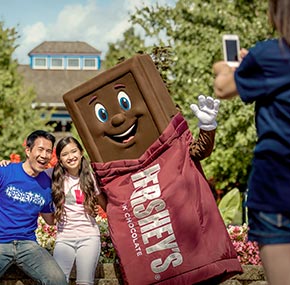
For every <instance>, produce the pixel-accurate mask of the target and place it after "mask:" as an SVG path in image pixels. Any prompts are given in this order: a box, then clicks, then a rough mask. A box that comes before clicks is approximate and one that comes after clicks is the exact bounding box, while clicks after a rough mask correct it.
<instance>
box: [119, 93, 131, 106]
mask: <svg viewBox="0 0 290 285" xmlns="http://www.w3.org/2000/svg"><path fill="white" fill-rule="evenodd" d="M118 101H119V104H120V106H121V108H122V109H124V110H125V111H128V110H130V109H131V101H130V98H129V96H128V95H127V94H126V93H125V92H124V91H121V92H119V93H118Z"/></svg>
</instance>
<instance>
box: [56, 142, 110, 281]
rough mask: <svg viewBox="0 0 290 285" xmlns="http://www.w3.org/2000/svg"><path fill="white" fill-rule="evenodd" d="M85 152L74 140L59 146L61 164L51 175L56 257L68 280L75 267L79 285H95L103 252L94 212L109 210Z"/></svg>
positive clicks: (58, 156)
mask: <svg viewBox="0 0 290 285" xmlns="http://www.w3.org/2000/svg"><path fill="white" fill-rule="evenodd" d="M83 152H84V151H83V148H82V146H81V145H80V143H79V142H78V141H77V140H76V139H75V138H74V137H71V136H68V137H65V138H62V139H61V140H60V141H59V142H58V144H57V146H56V156H57V159H58V162H57V164H56V165H55V167H54V170H53V173H52V197H53V201H54V204H55V219H56V222H57V237H56V243H55V249H54V253H53V255H54V258H55V259H56V261H57V263H58V264H59V266H60V267H61V268H62V270H63V272H64V273H65V275H66V278H67V280H69V276H70V273H71V269H72V267H73V264H74V262H75V263H76V276H77V281H76V283H77V284H78V285H81V284H82V285H86V284H94V276H95V270H96V267H97V264H98V260H99V256H100V249H101V243H100V231H99V228H98V225H97V223H96V221H95V216H96V214H95V212H96V207H97V204H99V205H101V207H102V208H103V209H104V210H105V207H106V200H105V198H104V196H103V195H102V194H101V193H100V191H99V190H98V188H97V185H96V181H95V179H94V176H93V174H92V172H91V169H90V165H89V163H88V161H87V160H86V159H85V158H84V156H83Z"/></svg>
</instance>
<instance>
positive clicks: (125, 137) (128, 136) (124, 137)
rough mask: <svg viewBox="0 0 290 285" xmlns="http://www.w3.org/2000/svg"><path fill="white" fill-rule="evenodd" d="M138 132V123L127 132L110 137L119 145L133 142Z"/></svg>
mask: <svg viewBox="0 0 290 285" xmlns="http://www.w3.org/2000/svg"><path fill="white" fill-rule="evenodd" d="M136 130H137V123H135V124H134V125H132V126H131V127H130V128H129V129H128V130H126V131H125V132H123V133H121V134H117V135H113V136H110V138H111V139H112V140H114V141H115V142H118V143H128V142H129V141H131V140H132V139H133V138H134V136H135V134H136Z"/></svg>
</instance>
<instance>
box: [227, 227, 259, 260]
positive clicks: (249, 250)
mask: <svg viewBox="0 0 290 285" xmlns="http://www.w3.org/2000/svg"><path fill="white" fill-rule="evenodd" d="M227 229H228V233H229V236H230V239H231V241H232V243H233V245H234V248H235V250H236V252H237V255H238V260H239V262H240V263H241V264H243V265H261V258H260V254H259V247H258V244H257V243H256V242H252V241H249V240H248V230H249V228H248V225H247V224H243V225H241V226H233V225H229V226H228V228H227Z"/></svg>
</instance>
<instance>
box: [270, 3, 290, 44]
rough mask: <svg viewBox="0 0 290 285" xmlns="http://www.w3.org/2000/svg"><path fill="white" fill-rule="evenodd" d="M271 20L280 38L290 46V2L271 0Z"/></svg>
mask: <svg viewBox="0 0 290 285" xmlns="http://www.w3.org/2000/svg"><path fill="white" fill-rule="evenodd" d="M269 19H270V22H271V24H272V25H273V27H274V28H275V29H276V30H277V32H278V33H279V34H280V36H281V37H282V38H283V39H284V40H285V41H286V42H287V44H288V45H290V1H289V0H269Z"/></svg>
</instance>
